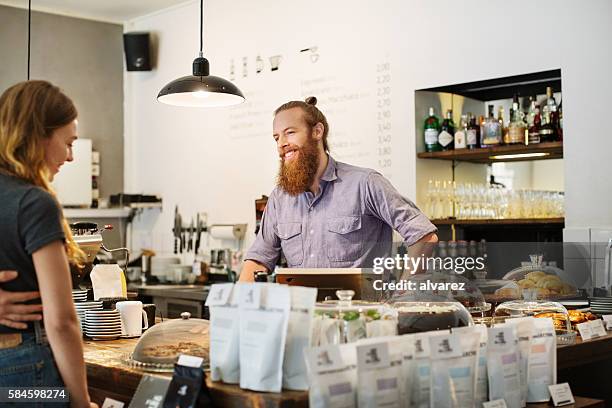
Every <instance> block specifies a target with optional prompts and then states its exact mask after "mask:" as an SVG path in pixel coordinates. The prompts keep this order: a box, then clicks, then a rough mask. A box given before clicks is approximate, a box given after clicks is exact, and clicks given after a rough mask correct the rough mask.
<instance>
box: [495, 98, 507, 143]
mask: <svg viewBox="0 0 612 408" xmlns="http://www.w3.org/2000/svg"><path fill="white" fill-rule="evenodd" d="M497 121H498V122H499V124H500V125H501V131H502V143H508V142H507V140H508V126H506V120H505V118H504V107H503V106H500V107H499V109H498V111H497Z"/></svg>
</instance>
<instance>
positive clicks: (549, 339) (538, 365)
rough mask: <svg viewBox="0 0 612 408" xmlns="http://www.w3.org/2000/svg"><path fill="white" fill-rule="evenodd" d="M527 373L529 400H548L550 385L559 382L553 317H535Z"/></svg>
mask: <svg viewBox="0 0 612 408" xmlns="http://www.w3.org/2000/svg"><path fill="white" fill-rule="evenodd" d="M527 373H528V375H527V377H528V384H529V388H528V391H527V402H546V401H548V400H549V399H550V393H549V391H548V386H549V385H554V384H556V383H557V337H556V333H555V325H554V323H553V320H552V319H551V318H537V319H534V326H533V335H532V338H531V350H530V354H529V368H528V370H527Z"/></svg>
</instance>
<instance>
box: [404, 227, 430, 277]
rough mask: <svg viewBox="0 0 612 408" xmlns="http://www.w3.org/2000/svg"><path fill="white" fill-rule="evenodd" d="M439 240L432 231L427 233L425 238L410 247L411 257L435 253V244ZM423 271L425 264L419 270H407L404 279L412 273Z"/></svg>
mask: <svg viewBox="0 0 612 408" xmlns="http://www.w3.org/2000/svg"><path fill="white" fill-rule="evenodd" d="M437 242H438V236H437V235H436V234H435V233H434V232H432V233H430V234H427V235H425V236H424V237H423V238H421V239H420V240H418V241H417V242H415V243H414V244H412V245H411V246H409V247H408V256H409V257H410V258H419V257H421V256H424V257H425V258H427V257H428V256H431V254H432V253H433V249H434V245H435V244H436V243H437ZM422 271H423V265H421V266H420V268H418V269H417V270H414V271H409V270H405V271H404V273H403V276H402V279H408V278H409V277H410V275H411V274H415V273H420V272H422Z"/></svg>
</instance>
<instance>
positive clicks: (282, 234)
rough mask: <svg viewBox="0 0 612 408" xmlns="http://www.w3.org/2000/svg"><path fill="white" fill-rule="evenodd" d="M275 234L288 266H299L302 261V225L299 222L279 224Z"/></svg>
mask: <svg viewBox="0 0 612 408" xmlns="http://www.w3.org/2000/svg"><path fill="white" fill-rule="evenodd" d="M276 232H277V235H278V237H279V238H280V240H281V248H282V249H283V254H284V255H285V258H286V259H287V263H288V264H289V266H299V265H301V264H302V262H303V261H304V247H303V244H302V224H301V223H299V222H287V223H279V224H278V225H277V226H276Z"/></svg>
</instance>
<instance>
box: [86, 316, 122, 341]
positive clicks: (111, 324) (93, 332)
mask: <svg viewBox="0 0 612 408" xmlns="http://www.w3.org/2000/svg"><path fill="white" fill-rule="evenodd" d="M84 327H85V335H86V336H87V337H91V338H92V339H93V340H113V339H117V338H119V337H121V316H120V315H119V312H118V311H117V310H87V311H86V312H85V323H84Z"/></svg>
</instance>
